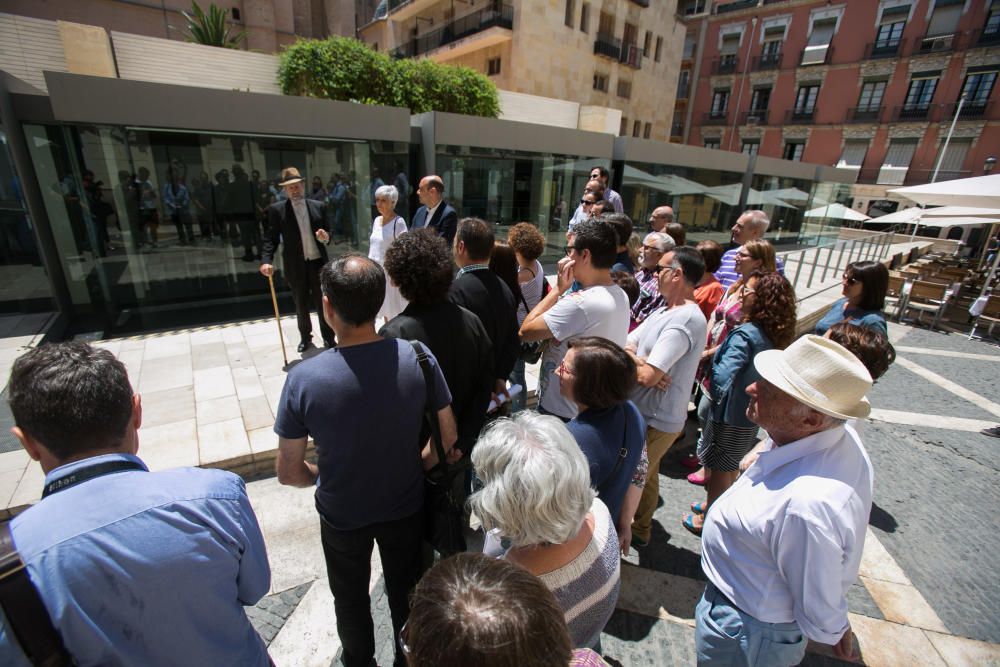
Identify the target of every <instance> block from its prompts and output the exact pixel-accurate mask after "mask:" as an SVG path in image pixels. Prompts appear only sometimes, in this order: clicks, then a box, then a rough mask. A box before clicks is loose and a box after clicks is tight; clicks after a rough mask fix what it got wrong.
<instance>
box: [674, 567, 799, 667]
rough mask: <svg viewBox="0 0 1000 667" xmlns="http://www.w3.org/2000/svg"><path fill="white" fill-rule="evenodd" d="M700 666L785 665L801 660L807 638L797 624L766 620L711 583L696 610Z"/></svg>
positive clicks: (696, 636) (697, 648) (695, 632)
mask: <svg viewBox="0 0 1000 667" xmlns="http://www.w3.org/2000/svg"><path fill="white" fill-rule="evenodd" d="M694 615H695V630H694V641H695V651H696V653H697V655H698V664H699V665H727V666H728V665H733V666H734V667H737V666H739V667H786V666H788V665H797V664H799V663H800V662H802V658H803V657H805V654H806V638H805V635H803V634H802V631H801V630H799V626H798V623H794V622H792V623H765V622H764V621H758V620H757V619H756V618H754V617H753V616H751V615H750V614H747V613H745V612H743V611H741V610H739V609H737V608H736V607H735V606H733V604H732V603H731V602H730V601H729V600H728V599H726V596H724V595H723V594H722V593H720V592H719V591H718V589H716V588H715V586H713V585H712V584H711V583H709V584H708V586H706V587H705V592H704V593H702V596H701V600H699V601H698V606H697V608H696V609H695V614H694Z"/></svg>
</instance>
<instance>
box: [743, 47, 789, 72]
mask: <svg viewBox="0 0 1000 667" xmlns="http://www.w3.org/2000/svg"><path fill="white" fill-rule="evenodd" d="M782 55H783V54H782V52H781V51H778V52H777V53H765V54H763V55H759V56H754V57H753V60H752V61H750V62H751V65H750V69H752V70H753V71H755V72H759V71H761V70H767V69H781V56H782Z"/></svg>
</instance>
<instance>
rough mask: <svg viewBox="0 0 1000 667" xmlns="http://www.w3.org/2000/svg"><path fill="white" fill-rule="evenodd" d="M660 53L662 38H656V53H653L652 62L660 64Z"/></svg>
mask: <svg viewBox="0 0 1000 667" xmlns="http://www.w3.org/2000/svg"><path fill="white" fill-rule="evenodd" d="M662 51H663V38H662V37H657V38H656V51H655V52H654V55H653V60H655V61H656V62H660V53H661V52H662Z"/></svg>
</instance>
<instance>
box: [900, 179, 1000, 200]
mask: <svg viewBox="0 0 1000 667" xmlns="http://www.w3.org/2000/svg"><path fill="white" fill-rule="evenodd" d="M889 194H892V195H896V196H898V197H903V198H905V199H909V200H910V201H912V202H915V203H917V204H921V205H923V206H981V207H984V208H1000V174H993V175H991V176H976V177H974V178H959V179H955V180H953V181H939V182H937V183H925V184H924V185H913V186H910V187H907V188H895V189H893V190H889Z"/></svg>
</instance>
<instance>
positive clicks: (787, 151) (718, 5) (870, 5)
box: [671, 0, 1000, 211]
mask: <svg viewBox="0 0 1000 667" xmlns="http://www.w3.org/2000/svg"><path fill="white" fill-rule="evenodd" d="M678 12H679V13H680V14H681V15H682V16H684V17H685V20H686V22H687V28H688V31H687V35H686V40H685V47H684V51H683V59H682V63H681V71H680V75H679V82H678V89H677V90H678V94H677V99H676V101H675V108H676V109H677V115H676V117H675V123H674V127H673V129H672V132H671V135H672V138H673V140H675V141H682V142H684V143H688V144H693V145H697V146H706V147H710V148H718V149H722V150H728V151H739V152H743V153H746V154H750V155H762V156H769V157H778V158H784V159H787V160H801V161H805V162H813V163H817V164H826V165H831V166H838V167H843V168H848V169H852V170H854V171H855V172H856V174H857V178H856V181H857V182H856V185H855V186H854V188H853V194H854V207H855V208H856V209H858V210H861V211H867V210H868V208H869V207H870V205H872V204H874V205H875V208H877V209H880V210H885V208H886V207H887V206H888V207H889V208H892V206H891V204H887V203H886V202H884V201H883V200H884V199H885V196H886V195H885V191H886V189H887V188H890V187H894V186H898V185H902V184H905V185H912V184H919V183H925V182H928V181H930V180H931V178H932V175H933V173H934V170H935V168H936V167H938V169H939V173H938V175H937V180H946V179H951V178H960V177H963V176H978V175H981V174H983V173H984V170H988V169H989V168H990V167H991V166H992V163H991V162H988V158H990V157H991V156H996V154H997V153H998V152H1000V103H998V102H997V101H996V97H997V92H996V86H995V83H996V79H997V73H998V71H1000V1H998V0H866V1H864V2H857V1H853V0H851V1H847V2H839V3H838V2H829V1H828V0H738V1H735V2H734V1H730V0H726V1H717V2H711V1H706V0H683V1H682V2H681V4H680V6H679V7H678ZM959 105H961V109H959ZM953 120H955V123H954V131H953V132H952V135H951V139H950V141H949V142H948V146H947V149H945V147H944V143H945V138H946V136H947V135H948V132H949V128H950V127H951V125H952V121H953ZM939 158H940V165H939V166H938V161H939ZM994 162H995V160H994Z"/></svg>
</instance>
